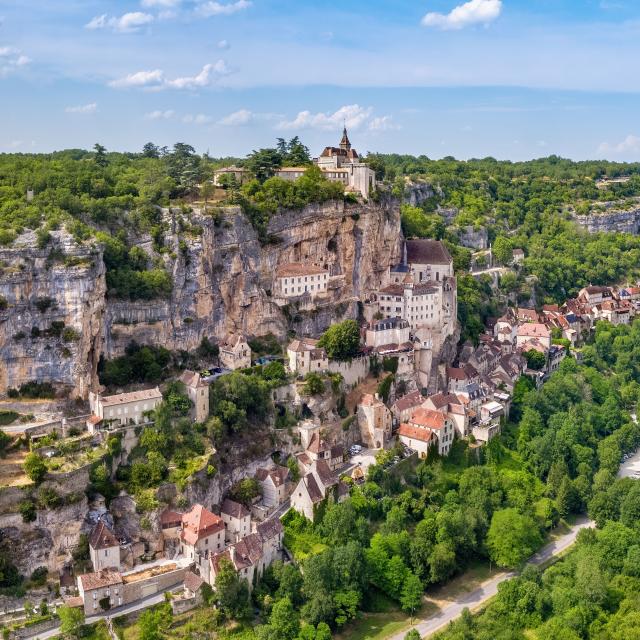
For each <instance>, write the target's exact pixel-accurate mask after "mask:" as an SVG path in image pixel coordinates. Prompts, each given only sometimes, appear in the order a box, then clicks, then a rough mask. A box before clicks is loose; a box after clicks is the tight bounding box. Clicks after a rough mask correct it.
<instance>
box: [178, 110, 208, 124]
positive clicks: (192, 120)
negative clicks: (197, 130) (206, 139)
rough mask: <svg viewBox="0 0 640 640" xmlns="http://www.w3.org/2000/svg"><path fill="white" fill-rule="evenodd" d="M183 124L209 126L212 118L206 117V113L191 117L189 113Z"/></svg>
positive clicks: (183, 119)
mask: <svg viewBox="0 0 640 640" xmlns="http://www.w3.org/2000/svg"><path fill="white" fill-rule="evenodd" d="M182 122H185V123H187V124H209V123H210V122H211V118H210V117H209V116H205V115H204V113H198V114H196V115H191V114H190V113H189V114H187V115H186V116H184V118H182Z"/></svg>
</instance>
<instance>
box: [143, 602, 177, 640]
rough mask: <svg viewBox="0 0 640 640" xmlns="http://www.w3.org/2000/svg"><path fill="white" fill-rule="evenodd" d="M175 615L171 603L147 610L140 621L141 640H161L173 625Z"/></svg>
mask: <svg viewBox="0 0 640 640" xmlns="http://www.w3.org/2000/svg"><path fill="white" fill-rule="evenodd" d="M172 619H173V614H172V613H171V605H170V604H169V603H164V604H161V605H159V606H157V607H154V608H153V609H147V610H145V611H144V612H143V613H142V615H141V616H140V618H139V619H138V626H139V627H140V640H161V638H162V637H163V632H164V631H166V630H167V629H168V628H169V626H170V625H171V621H172Z"/></svg>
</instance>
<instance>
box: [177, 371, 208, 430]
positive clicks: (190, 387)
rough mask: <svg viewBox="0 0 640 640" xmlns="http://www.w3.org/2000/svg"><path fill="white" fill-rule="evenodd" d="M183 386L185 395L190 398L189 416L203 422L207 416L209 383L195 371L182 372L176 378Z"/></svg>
mask: <svg viewBox="0 0 640 640" xmlns="http://www.w3.org/2000/svg"><path fill="white" fill-rule="evenodd" d="M178 379H179V380H180V382H182V383H183V384H184V386H185V390H186V392H187V396H189V400H191V403H192V407H191V412H190V415H191V418H192V419H193V420H194V421H195V422H204V421H205V420H206V419H207V418H208V417H209V385H208V384H207V383H206V382H205V381H204V380H203V379H202V378H201V376H200V374H199V373H196V372H195V371H189V369H187V370H186V371H183V372H182V375H181V376H180V378H178Z"/></svg>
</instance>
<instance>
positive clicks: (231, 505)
mask: <svg viewBox="0 0 640 640" xmlns="http://www.w3.org/2000/svg"><path fill="white" fill-rule="evenodd" d="M220 517H221V518H222V522H224V526H225V542H227V543H231V542H237V541H238V540H240V539H241V538H244V537H245V536H248V535H249V534H250V533H251V513H250V512H249V509H247V507H245V506H244V505H243V504H241V503H239V502H236V501H235V500H230V499H229V498H226V499H225V501H224V502H223V503H222V508H221V509H220Z"/></svg>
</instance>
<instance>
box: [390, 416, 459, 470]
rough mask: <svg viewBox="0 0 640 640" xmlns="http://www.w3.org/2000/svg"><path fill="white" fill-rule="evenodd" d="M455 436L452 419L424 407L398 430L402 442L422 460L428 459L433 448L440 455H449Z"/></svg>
mask: <svg viewBox="0 0 640 640" xmlns="http://www.w3.org/2000/svg"><path fill="white" fill-rule="evenodd" d="M454 436H455V427H454V425H453V421H452V420H451V419H450V418H448V417H447V416H446V415H445V414H443V413H441V412H440V411H435V410H434V409H425V408H423V407H420V408H418V409H416V410H415V411H414V412H413V414H412V415H411V418H409V421H408V422H406V423H402V424H401V425H400V428H399V429H398V439H399V440H400V442H402V443H403V444H405V445H407V446H408V447H409V448H410V449H414V450H415V451H417V452H418V455H419V456H420V457H421V458H426V457H427V453H428V450H429V447H431V446H436V447H437V450H438V454H439V455H441V456H445V455H447V454H448V453H449V450H450V449H451V445H452V444H453V439H454Z"/></svg>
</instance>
